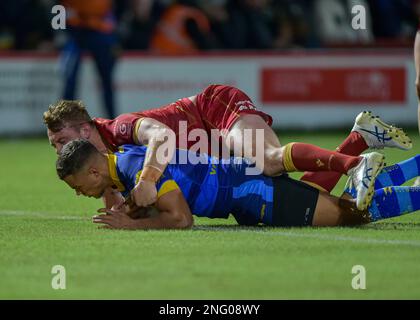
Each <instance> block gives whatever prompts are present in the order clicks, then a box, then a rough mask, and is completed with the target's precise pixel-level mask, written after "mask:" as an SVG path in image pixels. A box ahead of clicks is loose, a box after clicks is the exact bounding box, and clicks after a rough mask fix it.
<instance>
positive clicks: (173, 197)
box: [93, 189, 194, 230]
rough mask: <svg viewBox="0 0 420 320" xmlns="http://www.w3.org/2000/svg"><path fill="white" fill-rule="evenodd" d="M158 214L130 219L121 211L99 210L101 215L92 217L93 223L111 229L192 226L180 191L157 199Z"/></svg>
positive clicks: (190, 215) (181, 227)
mask: <svg viewBox="0 0 420 320" xmlns="http://www.w3.org/2000/svg"><path fill="white" fill-rule="evenodd" d="M155 207H156V209H157V210H158V211H159V212H158V214H156V215H154V216H151V217H148V218H144V219H132V218H130V217H129V216H127V214H125V212H123V211H113V210H110V209H100V210H98V212H101V213H103V214H100V215H97V216H94V217H93V222H94V223H100V224H104V225H105V227H107V228H111V229H128V230H136V229H187V228H190V227H192V225H193V222H194V220H193V217H192V214H191V211H190V208H189V207H188V203H187V201H186V200H185V198H184V196H183V194H182V192H181V190H180V189H175V190H172V191H169V192H167V193H165V194H164V195H162V196H161V197H159V199H158V201H157V202H156V205H155Z"/></svg>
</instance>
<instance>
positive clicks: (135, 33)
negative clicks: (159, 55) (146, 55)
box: [120, 0, 165, 50]
mask: <svg viewBox="0 0 420 320" xmlns="http://www.w3.org/2000/svg"><path fill="white" fill-rule="evenodd" d="M164 9H165V5H164V4H163V3H162V2H160V1H155V0H131V1H130V3H129V7H128V10H126V12H125V13H124V14H123V16H122V19H121V20H122V21H121V26H120V34H121V38H122V44H123V46H124V48H125V49H128V50H146V49H148V48H149V46H150V41H151V37H152V34H153V31H154V30H155V28H156V25H157V22H158V21H159V19H160V17H161V15H162V12H163V11H164Z"/></svg>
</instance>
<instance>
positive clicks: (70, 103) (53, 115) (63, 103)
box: [44, 100, 92, 132]
mask: <svg viewBox="0 0 420 320" xmlns="http://www.w3.org/2000/svg"><path fill="white" fill-rule="evenodd" d="M86 122H89V123H92V118H91V117H90V115H89V113H88V112H87V110H86V107H85V105H84V104H83V102H82V101H80V100H59V101H57V102H56V103H54V104H51V105H50V106H49V107H48V110H47V111H45V112H44V123H45V125H46V126H47V128H48V129H50V130H51V131H53V132H57V131H60V130H61V129H63V128H64V127H65V126H66V125H68V124H70V125H74V124H81V123H86Z"/></svg>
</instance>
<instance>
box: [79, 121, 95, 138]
mask: <svg viewBox="0 0 420 320" xmlns="http://www.w3.org/2000/svg"><path fill="white" fill-rule="evenodd" d="M91 132H92V130H91V127H90V125H89V124H88V123H84V124H82V125H81V127H80V136H81V138H82V139H86V140H89V138H90V135H91Z"/></svg>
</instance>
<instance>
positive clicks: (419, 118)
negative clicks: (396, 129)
mask: <svg viewBox="0 0 420 320" xmlns="http://www.w3.org/2000/svg"><path fill="white" fill-rule="evenodd" d="M417 121H418V126H419V133H420V103H419V104H418V110H417ZM413 186H420V177H418V178H417V179H416V181H414V185H413Z"/></svg>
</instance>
